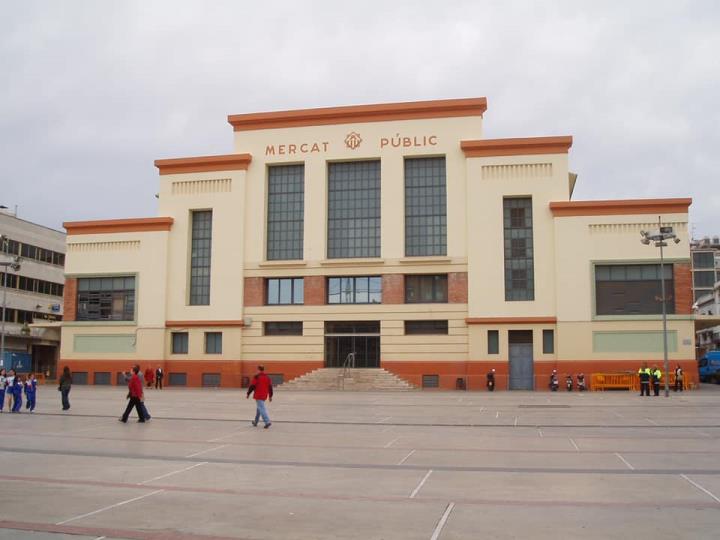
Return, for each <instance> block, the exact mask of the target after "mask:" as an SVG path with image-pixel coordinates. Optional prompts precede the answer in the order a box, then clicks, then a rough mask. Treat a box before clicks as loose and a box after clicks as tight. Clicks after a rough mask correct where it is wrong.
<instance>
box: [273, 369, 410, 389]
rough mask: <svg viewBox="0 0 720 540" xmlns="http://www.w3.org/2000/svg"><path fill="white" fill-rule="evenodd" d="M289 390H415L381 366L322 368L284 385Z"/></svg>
mask: <svg viewBox="0 0 720 540" xmlns="http://www.w3.org/2000/svg"><path fill="white" fill-rule="evenodd" d="M282 387H283V389H287V390H346V391H354V392H358V391H365V392H377V391H380V392H384V391H395V392H397V391H401V392H402V391H408V390H414V389H415V387H414V386H412V385H411V384H410V383H408V382H407V381H404V380H402V379H401V378H400V377H397V376H395V375H393V374H392V373H390V372H388V371H385V370H384V369H381V368H355V369H343V368H320V369H316V370H315V371H311V372H310V373H307V374H305V375H303V376H302V377H298V378H296V379H293V380H291V381H288V382H286V383H283V385H282Z"/></svg>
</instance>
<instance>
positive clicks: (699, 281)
mask: <svg viewBox="0 0 720 540" xmlns="http://www.w3.org/2000/svg"><path fill="white" fill-rule="evenodd" d="M713 285H715V270H702V271H699V270H696V271H695V272H693V287H708V288H712V286H713Z"/></svg>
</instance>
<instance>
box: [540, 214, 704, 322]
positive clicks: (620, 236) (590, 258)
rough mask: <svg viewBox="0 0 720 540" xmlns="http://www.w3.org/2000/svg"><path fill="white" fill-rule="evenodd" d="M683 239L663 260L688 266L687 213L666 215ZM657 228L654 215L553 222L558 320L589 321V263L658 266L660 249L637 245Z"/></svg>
mask: <svg viewBox="0 0 720 540" xmlns="http://www.w3.org/2000/svg"><path fill="white" fill-rule="evenodd" d="M662 217H663V224H666V223H667V224H672V225H673V226H674V227H675V232H676V234H677V235H678V236H679V238H680V239H681V242H680V243H679V244H674V243H672V242H670V243H669V245H668V247H667V248H664V251H665V258H666V259H670V260H673V259H674V260H678V259H680V260H683V261H689V257H690V248H689V243H688V227H687V214H668V215H664V216H662ZM643 229H644V230H651V229H657V216H653V215H625V216H622V215H620V216H578V217H558V218H555V220H554V234H553V233H550V236H553V237H554V241H555V245H556V246H557V251H556V255H555V267H556V273H557V274H556V279H557V283H562V284H563V286H562V287H558V291H557V317H558V320H559V321H589V320H591V319H592V318H593V316H594V306H593V298H594V293H593V274H592V263H593V262H598V263H602V262H611V261H634V262H651V263H654V262H659V261H660V250H659V249H658V248H656V247H654V246H653V245H649V246H645V245H643V244H641V243H640V239H641V237H640V231H641V230H643Z"/></svg>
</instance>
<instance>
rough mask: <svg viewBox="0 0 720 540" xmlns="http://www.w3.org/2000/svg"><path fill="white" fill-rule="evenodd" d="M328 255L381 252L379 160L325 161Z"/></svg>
mask: <svg viewBox="0 0 720 540" xmlns="http://www.w3.org/2000/svg"><path fill="white" fill-rule="evenodd" d="M327 234H328V248H327V249H328V255H327V256H328V258H329V259H344V258H357V257H379V256H380V161H352V162H348V163H329V164H328V233H327Z"/></svg>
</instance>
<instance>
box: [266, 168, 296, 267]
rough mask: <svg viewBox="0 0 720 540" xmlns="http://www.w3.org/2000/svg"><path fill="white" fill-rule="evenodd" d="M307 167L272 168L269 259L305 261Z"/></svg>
mask: <svg viewBox="0 0 720 540" xmlns="http://www.w3.org/2000/svg"><path fill="white" fill-rule="evenodd" d="M304 199H305V166H304V165H281V166H272V167H270V168H269V169H268V209H267V260H269V261H282V260H293V259H302V258H303V225H304V218H305V213H304V212H305V207H304V204H305V203H304Z"/></svg>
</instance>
